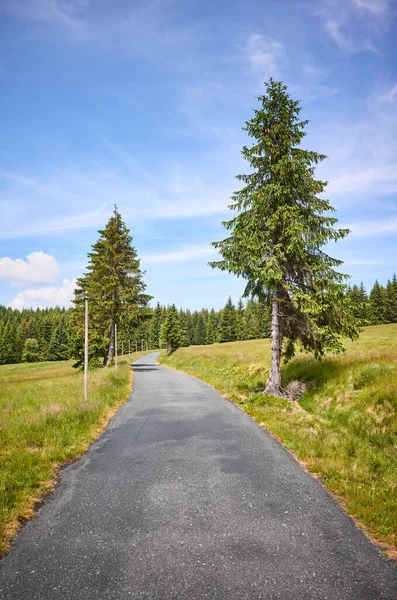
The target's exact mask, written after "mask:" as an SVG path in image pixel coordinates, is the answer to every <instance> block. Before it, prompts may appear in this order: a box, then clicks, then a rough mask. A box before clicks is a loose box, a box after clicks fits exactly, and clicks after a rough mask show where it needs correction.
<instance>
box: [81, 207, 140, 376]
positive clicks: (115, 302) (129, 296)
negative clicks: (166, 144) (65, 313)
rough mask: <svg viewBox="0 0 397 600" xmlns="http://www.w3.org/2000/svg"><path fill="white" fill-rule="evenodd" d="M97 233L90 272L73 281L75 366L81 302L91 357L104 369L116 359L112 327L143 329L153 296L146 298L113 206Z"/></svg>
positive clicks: (125, 231)
mask: <svg viewBox="0 0 397 600" xmlns="http://www.w3.org/2000/svg"><path fill="white" fill-rule="evenodd" d="M99 234H100V237H99V239H98V241H97V242H96V243H95V244H94V245H93V246H92V252H90V253H89V254H88V258H89V263H88V266H87V271H88V272H87V273H86V274H85V275H84V276H83V277H81V278H80V279H78V280H77V284H78V288H77V289H76V290H75V298H74V305H75V308H74V309H73V322H72V323H73V330H74V331H73V339H74V346H73V355H74V356H75V358H77V363H76V366H78V365H80V364H81V363H82V360H83V340H84V299H85V298H88V301H89V322H90V330H89V332H90V333H89V340H90V342H89V355H90V358H92V357H97V358H100V357H101V358H102V359H103V362H104V364H107V363H108V362H109V363H110V362H111V361H112V359H113V357H114V354H115V326H116V325H117V326H118V327H120V326H122V325H123V324H124V327H126V326H127V328H132V327H133V326H135V327H136V328H142V321H143V320H144V319H145V318H146V317H149V315H150V311H149V309H148V302H149V300H150V298H151V296H148V295H147V294H146V293H145V289H146V285H145V283H144V281H143V273H142V271H141V270H140V267H139V259H138V257H137V253H136V250H135V248H134V246H133V245H132V237H131V236H130V232H129V229H128V228H127V227H126V225H125V223H124V222H123V221H122V219H121V215H120V213H119V212H118V210H117V207H115V209H114V212H113V216H112V217H111V218H110V219H109V221H108V223H107V225H106V227H105V229H103V230H100V231H99ZM121 328H122V327H121ZM144 335H145V337H146V336H147V331H146V330H145V332H144Z"/></svg>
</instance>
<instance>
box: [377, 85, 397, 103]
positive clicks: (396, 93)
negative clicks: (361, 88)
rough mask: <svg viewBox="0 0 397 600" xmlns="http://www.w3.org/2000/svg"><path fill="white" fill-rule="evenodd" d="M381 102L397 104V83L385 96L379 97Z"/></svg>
mask: <svg viewBox="0 0 397 600" xmlns="http://www.w3.org/2000/svg"><path fill="white" fill-rule="evenodd" d="M378 101H379V102H387V103H388V104H394V103H395V102H397V83H395V84H394V85H393V86H392V87H391V88H390V89H389V90H388V91H387V92H386V93H385V94H382V95H381V96H379V97H378Z"/></svg>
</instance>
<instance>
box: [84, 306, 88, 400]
mask: <svg viewBox="0 0 397 600" xmlns="http://www.w3.org/2000/svg"><path fill="white" fill-rule="evenodd" d="M84 400H88V300H87V298H86V299H85V319H84Z"/></svg>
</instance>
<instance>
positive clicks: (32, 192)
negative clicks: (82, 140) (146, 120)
mask: <svg viewBox="0 0 397 600" xmlns="http://www.w3.org/2000/svg"><path fill="white" fill-rule="evenodd" d="M211 166H212V168H213V164H212V165H211ZM233 175H234V172H232V173H228V172H227V171H225V173H224V174H223V175H222V179H223V180H224V181H222V180H221V179H220V177H219V175H218V174H217V173H216V170H215V169H213V172H212V173H211V174H208V176H206V174H205V173H204V174H203V176H199V175H198V174H197V172H196V171H195V169H194V168H193V167H192V168H191V167H187V166H182V165H181V164H179V163H172V164H169V163H168V164H164V165H163V166H162V167H161V168H160V167H159V168H158V169H157V170H156V174H155V176H153V174H152V173H146V172H145V169H144V168H142V169H139V168H138V167H137V168H136V169H134V168H132V167H131V165H128V167H124V166H123V165H120V163H118V164H117V167H116V166H115V167H114V169H112V163H111V164H110V165H109V164H108V165H107V168H106V167H104V166H101V165H99V166H97V167H96V168H94V167H92V165H91V167H90V166H87V168H86V170H84V172H82V171H81V170H80V169H78V168H73V166H72V167H70V168H69V169H68V168H66V169H65V170H64V171H59V172H57V173H55V174H53V175H48V176H46V175H43V176H42V177H39V176H36V179H34V180H33V179H32V178H30V177H28V176H25V175H20V174H10V173H7V174H4V173H3V174H1V173H0V178H3V180H4V181H6V182H10V184H9V186H8V187H6V189H5V190H2V191H1V194H0V221H1V223H2V228H1V232H0V239H12V238H18V237H32V236H37V235H43V234H50V233H55V232H61V231H78V230H82V229H86V228H90V227H95V228H97V227H101V226H103V225H104V224H105V223H106V221H107V219H108V218H109V217H110V215H111V211H112V203H111V202H110V201H109V199H112V198H114V199H116V201H117V205H118V207H119V208H120V211H121V214H122V215H123V218H124V219H126V220H127V221H128V220H129V219H130V218H131V219H134V221H141V222H142V221H155V220H161V219H170V218H194V217H197V216H206V215H214V214H220V213H224V212H225V211H226V207H227V205H228V203H229V199H230V196H231V194H232V192H233V189H234V187H235V185H234V184H233ZM226 181H227V182H228V183H227V184H226V183H225V182H226ZM9 206H14V207H18V211H17V212H14V211H11V212H10V211H9V208H8V207H9ZM58 207H62V214H59V208H58ZM84 208H85V209H86V210H85V211H84V212H81V211H82V210H83V209H84Z"/></svg>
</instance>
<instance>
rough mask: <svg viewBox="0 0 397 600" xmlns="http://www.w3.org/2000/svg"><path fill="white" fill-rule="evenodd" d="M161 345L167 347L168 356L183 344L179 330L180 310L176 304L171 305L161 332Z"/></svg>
mask: <svg viewBox="0 0 397 600" xmlns="http://www.w3.org/2000/svg"><path fill="white" fill-rule="evenodd" d="M160 344H161V347H162V348H163V347H164V348H166V352H167V356H170V355H171V354H172V353H173V352H175V350H177V349H178V348H179V347H180V345H181V335H180V330H179V319H178V311H177V309H176V306H175V304H173V305H172V306H169V307H168V309H167V313H166V316H165V320H164V323H163V324H162V326H161V333H160Z"/></svg>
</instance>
